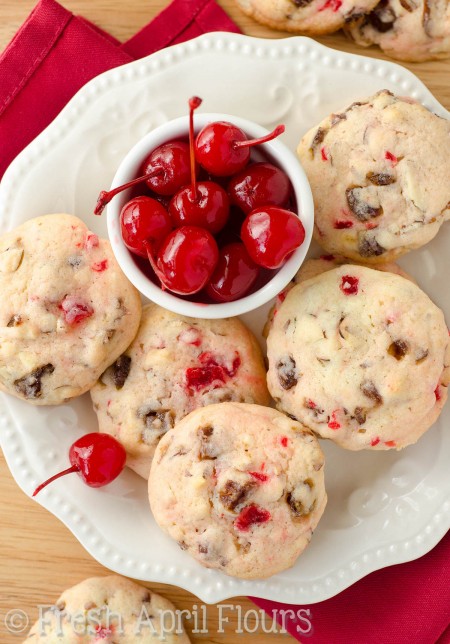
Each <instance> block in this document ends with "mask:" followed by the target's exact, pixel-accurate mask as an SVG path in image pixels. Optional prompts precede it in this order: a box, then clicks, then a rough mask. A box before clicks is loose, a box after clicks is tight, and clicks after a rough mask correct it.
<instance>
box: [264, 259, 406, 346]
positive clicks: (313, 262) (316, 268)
mask: <svg viewBox="0 0 450 644" xmlns="http://www.w3.org/2000/svg"><path fill="white" fill-rule="evenodd" d="M353 263H354V262H352V261H351V260H348V259H346V258H345V257H342V255H321V256H320V257H316V258H311V259H307V260H306V261H304V262H303V264H302V265H301V267H300V269H299V270H298V271H297V273H296V275H295V276H294V279H293V280H292V281H291V282H289V284H288V285H287V286H286V288H284V289H283V290H282V291H281V293H278V295H277V297H276V298H275V302H274V304H273V306H272V308H271V309H270V311H269V314H268V316H267V322H266V324H265V326H264V330H263V336H264V337H265V338H267V335H268V333H269V331H270V327H271V326H272V322H273V318H274V316H275V315H276V314H277V313H278V309H279V308H280V305H281V303H282V302H284V300H285V299H286V295H287V294H288V292H289V291H290V290H291V288H294V286H295V285H296V284H300V283H301V282H304V281H306V280H309V279H311V278H312V277H316V276H317V275H321V274H322V273H325V272H326V271H331V269H333V268H336V266H342V264H353ZM373 268H375V269H376V270H377V271H386V272H388V273H395V274H396V275H401V276H402V277H404V278H405V279H407V280H411V281H412V282H414V283H415V280H414V279H413V278H412V277H411V275H408V273H406V272H405V271H404V270H403V269H401V268H400V266H399V265H398V264H395V263H393V262H391V263H390V264H377V265H375V266H374V267H373Z"/></svg>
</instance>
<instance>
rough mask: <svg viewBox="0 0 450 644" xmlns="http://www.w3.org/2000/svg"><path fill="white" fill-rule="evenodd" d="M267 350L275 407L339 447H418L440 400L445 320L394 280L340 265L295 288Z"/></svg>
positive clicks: (449, 375) (449, 372) (447, 372)
mask: <svg viewBox="0 0 450 644" xmlns="http://www.w3.org/2000/svg"><path fill="white" fill-rule="evenodd" d="M267 350H268V359H269V371H268V376H267V378H268V386H269V391H270V392H271V394H272V396H273V397H274V399H275V401H276V404H277V407H278V409H280V410H281V411H284V412H285V413H287V414H290V415H292V416H293V417H295V418H297V419H298V420H299V421H300V422H301V423H303V424H304V425H306V426H307V427H309V428H310V429H312V430H313V431H314V432H316V433H317V434H318V435H319V436H321V437H323V438H330V439H332V440H333V441H335V442H336V443H338V444H339V445H341V446H342V447H345V448H346V449H350V450H360V449H377V450H384V449H390V448H396V449H401V448H403V447H406V446H407V445H410V444H412V443H415V442H416V441H417V440H418V439H419V438H420V436H421V435H422V434H423V433H424V432H425V431H426V430H427V429H428V428H429V427H430V426H431V425H432V424H433V423H434V422H435V420H436V419H437V418H438V416H439V414H440V412H441V410H442V407H443V406H444V403H445V400H446V398H447V386H448V383H449V380H450V368H449V365H450V343H449V335H448V330H447V327H446V324H445V320H444V316H443V313H442V311H441V310H440V309H439V308H438V307H437V306H436V305H435V304H433V302H432V301H431V300H430V299H429V298H428V296H427V295H426V294H425V293H423V291H421V290H420V289H419V287H418V286H416V285H415V284H414V283H413V282H411V281H409V280H406V279H404V278H403V277H401V276H399V275H394V274H391V273H386V272H381V271H375V270H373V269H370V268H367V267H364V266H352V265H343V266H340V267H338V268H335V269H333V270H331V271H327V272H325V273H322V274H320V275H318V276H317V277H314V278H312V279H309V280H307V281H305V282H302V283H301V284H298V285H297V286H295V287H294V288H293V289H292V290H291V291H289V293H288V294H287V296H286V299H285V300H284V302H283V303H282V304H281V306H280V307H279V309H278V312H277V314H276V316H275V317H274V321H273V324H272V327H271V329H270V331H269V335H268V338H267Z"/></svg>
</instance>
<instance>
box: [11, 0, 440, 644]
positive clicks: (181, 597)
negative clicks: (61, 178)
mask: <svg viewBox="0 0 450 644" xmlns="http://www.w3.org/2000/svg"><path fill="white" fill-rule="evenodd" d="M36 1H37V0H1V3H0V51H1V50H3V48H4V47H5V46H6V44H7V43H8V42H9V40H10V39H11V38H12V36H13V35H14V33H15V32H16V31H17V29H18V28H19V26H20V25H21V24H22V22H23V21H24V20H25V18H26V17H27V15H28V14H29V12H30V11H31V9H32V8H33V6H34V5H35V4H36ZM62 3H63V4H64V6H65V7H67V9H69V10H71V11H73V12H74V13H77V14H81V15H83V16H85V17H86V18H88V19H89V20H91V21H93V22H95V23H96V24H98V25H99V26H101V27H102V28H103V29H105V30H107V31H108V32H110V33H111V34H113V35H114V36H116V37H117V38H118V39H119V40H126V39H127V38H129V37H130V36H132V35H133V34H134V33H135V32H136V31H137V30H138V29H139V28H140V27H142V26H143V25H144V24H146V23H147V22H148V21H149V20H150V19H151V18H152V17H153V16H155V15H156V14H157V13H158V12H159V11H160V10H161V8H163V7H164V6H165V5H166V4H168V3H167V2H166V1H165V0H145V1H143V0H127V2H126V4H124V3H123V0H62ZM219 4H220V5H222V7H223V8H224V9H225V10H226V11H227V12H228V13H229V15H230V16H231V17H232V18H233V19H234V20H235V22H236V23H237V24H238V25H239V27H240V28H241V29H242V31H243V32H244V33H246V34H248V35H252V36H259V37H267V38H278V37H281V36H284V35H286V34H282V33H279V32H275V31H270V30H268V29H266V28H264V27H262V26H261V25H258V24H257V23H255V22H253V21H252V20H250V19H249V18H246V17H245V16H244V15H243V14H242V13H241V12H240V11H239V9H238V8H237V7H236V6H235V4H234V2H233V0H219ZM125 7H126V8H125ZM319 40H320V42H322V43H324V44H326V45H329V46H330V47H333V48H335V49H340V50H342V51H352V52H355V53H365V54H367V55H370V56H374V57H378V58H383V55H382V54H381V52H380V51H378V50H376V49H374V48H371V49H370V50H361V49H360V48H358V47H357V46H355V45H352V44H351V43H350V42H348V41H347V40H346V39H345V38H344V36H343V35H342V34H335V35H332V36H327V37H323V38H320V39H319ZM406 66H407V67H408V68H409V69H411V70H412V71H413V72H414V73H415V74H416V75H417V76H419V78H421V80H422V81H423V82H424V83H425V84H426V85H427V86H428V88H429V89H430V90H431V91H432V93H433V94H434V95H435V97H436V98H437V99H438V100H439V101H440V102H441V103H442V104H443V105H444V106H445V107H446V108H447V109H450V82H449V80H450V60H447V61H439V62H428V63H421V64H410V65H406ZM0 82H1V78H0ZM0 517H1V521H0V642H1V643H2V644H9V643H10V642H11V643H12V642H17V641H21V639H22V638H21V637H19V636H17V635H13V634H11V633H9V632H8V630H7V629H6V627H5V616H6V615H7V613H8V612H9V611H14V610H16V609H19V610H21V611H24V613H25V614H26V615H27V616H28V618H29V620H30V621H34V620H35V619H36V618H37V614H38V608H37V606H38V604H44V603H46V602H49V603H50V604H51V603H53V602H54V600H55V599H56V598H57V597H58V596H59V594H60V593H61V591H62V590H63V589H65V588H67V587H69V586H72V585H73V584H75V583H77V582H79V581H81V580H82V579H84V578H85V577H89V576H93V575H103V574H107V570H106V569H105V568H103V567H102V566H101V565H100V564H98V563H97V562H96V561H94V560H93V559H92V558H91V557H90V556H89V555H88V554H87V553H86V552H85V550H84V549H83V548H82V547H81V545H80V544H79V543H78V541H77V540H76V539H75V538H74V537H73V536H72V534H71V533H70V532H69V531H68V530H67V529H66V528H65V527H64V526H63V525H62V524H61V523H60V522H59V521H58V520H57V519H56V518H55V517H54V516H53V515H51V514H49V513H48V512H47V511H46V510H44V509H43V508H41V506H39V505H38V504H37V503H34V502H33V501H31V500H30V499H29V498H28V497H26V496H25V495H24V494H23V493H22V492H21V491H20V489H19V488H18V486H17V485H16V484H15V482H14V480H13V478H12V476H11V475H10V473H9V470H8V468H7V466H6V464H5V461H4V458H3V456H2V455H1V454H0ZM147 585H148V586H149V587H152V588H154V589H155V590H157V591H160V592H161V593H162V594H164V595H165V596H166V597H168V598H169V599H171V600H172V601H173V602H174V603H175V604H176V606H177V607H178V608H180V609H192V606H193V604H195V603H197V604H198V600H197V599H196V598H195V597H194V596H193V595H191V594H190V593H188V592H186V591H184V590H181V589H178V588H175V587H173V586H165V585H163V584H147ZM226 603H233V604H234V605H235V606H237V605H240V606H242V609H243V611H244V612H245V611H247V610H249V609H251V608H252V607H253V604H251V602H249V601H248V600H247V599H245V598H243V597H239V598H235V599H233V600H231V601H229V602H228V601H227V602H226ZM235 612H236V611H234V612H231V611H230V612H229V613H227V615H229V617H230V621H229V623H228V624H226V625H225V628H224V630H225V632H224V633H218V616H219V610H218V608H217V606H209V607H208V613H207V614H208V630H209V633H208V634H203V635H197V636H192V641H193V642H203V643H205V642H211V643H213V642H219V643H220V644H231V643H235V642H236V641H237V640H240V638H241V637H244V638H245V637H246V638H247V639H248V641H250V642H252V644H269V643H270V644H274V643H275V642H277V643H278V642H280V643H281V642H287V641H293V639H292V638H291V637H290V636H289V635H284V634H280V633H279V634H265V633H263V632H262V630H261V629H260V631H259V633H257V634H252V635H246V636H245V635H244V636H242V635H237V634H236V632H235V631H236V629H237V620H236V618H235V617H233V616H234V614H235ZM267 630H268V628H267ZM330 644H332V643H330ZM380 644H382V643H380Z"/></svg>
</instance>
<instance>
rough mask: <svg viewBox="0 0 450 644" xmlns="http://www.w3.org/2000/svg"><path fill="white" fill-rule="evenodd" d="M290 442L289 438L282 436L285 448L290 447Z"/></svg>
mask: <svg viewBox="0 0 450 644" xmlns="http://www.w3.org/2000/svg"><path fill="white" fill-rule="evenodd" d="M288 442H289V439H288V437H287V436H282V437H281V439H280V443H281V444H282V446H283V447H287V446H288Z"/></svg>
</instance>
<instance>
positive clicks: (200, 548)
mask: <svg viewBox="0 0 450 644" xmlns="http://www.w3.org/2000/svg"><path fill="white" fill-rule="evenodd" d="M198 551H199V553H200V554H202V555H207V554H208V546H204V545H202V544H201V543H199V545H198Z"/></svg>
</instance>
